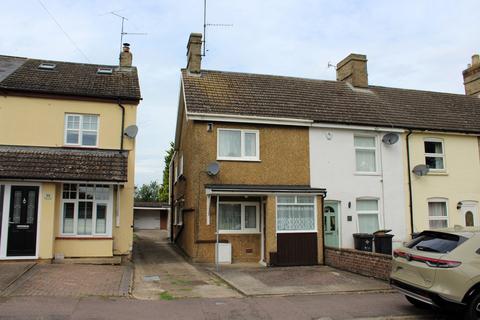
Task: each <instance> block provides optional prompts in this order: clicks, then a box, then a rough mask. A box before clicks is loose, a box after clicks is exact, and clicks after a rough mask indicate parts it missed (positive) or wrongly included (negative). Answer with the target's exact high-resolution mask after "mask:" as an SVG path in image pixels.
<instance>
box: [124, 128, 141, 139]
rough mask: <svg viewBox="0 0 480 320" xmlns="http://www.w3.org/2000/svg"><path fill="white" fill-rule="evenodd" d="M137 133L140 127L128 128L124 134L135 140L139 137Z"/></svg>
mask: <svg viewBox="0 0 480 320" xmlns="http://www.w3.org/2000/svg"><path fill="white" fill-rule="evenodd" d="M137 133H138V127H137V126H136V125H131V126H128V127H126V128H125V130H124V131H123V134H124V135H126V136H127V137H129V138H131V139H133V138H135V137H136V136H137Z"/></svg>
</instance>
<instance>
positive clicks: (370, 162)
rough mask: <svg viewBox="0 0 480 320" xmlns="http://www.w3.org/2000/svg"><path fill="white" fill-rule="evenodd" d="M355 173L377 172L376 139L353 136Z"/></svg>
mask: <svg viewBox="0 0 480 320" xmlns="http://www.w3.org/2000/svg"><path fill="white" fill-rule="evenodd" d="M353 140H354V147H355V171H356V172H357V173H376V172H377V139H376V137H374V136H362V135H359V136H354V137H353Z"/></svg>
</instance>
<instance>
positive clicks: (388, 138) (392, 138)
mask: <svg viewBox="0 0 480 320" xmlns="http://www.w3.org/2000/svg"><path fill="white" fill-rule="evenodd" d="M398 139H399V136H398V134H396V133H395V132H390V133H387V134H386V135H384V136H383V138H382V142H383V143H385V144H395V143H397V141H398Z"/></svg>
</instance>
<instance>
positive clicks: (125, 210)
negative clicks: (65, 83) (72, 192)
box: [0, 96, 137, 258]
mask: <svg viewBox="0 0 480 320" xmlns="http://www.w3.org/2000/svg"><path fill="white" fill-rule="evenodd" d="M123 105H124V106H125V127H128V126H129V125H133V124H136V111H137V106H136V105H133V104H123ZM66 113H83V114H97V115H99V119H100V121H99V132H98V139H99V141H98V148H100V149H120V127H121V119H122V118H121V117H122V112H121V108H120V107H119V106H118V105H117V104H116V103H111V102H92V101H80V100H63V99H50V98H35V97H15V96H8V97H5V96H1V97H0V145H2V144H3V145H23V146H46V147H62V146H63V142H64V126H65V114H66ZM124 149H125V150H129V157H128V182H127V183H126V184H125V185H124V187H122V188H121V189H120V208H121V209H120V210H121V214H120V226H119V227H117V226H116V221H115V208H116V203H117V201H116V198H115V196H114V210H113V223H112V225H113V232H112V235H113V238H114V241H113V251H114V253H115V254H129V252H130V250H131V247H132V239H133V229H132V227H131V226H132V225H133V193H134V185H135V183H134V174H135V171H134V170H135V142H134V140H132V139H128V138H124ZM44 186H46V188H48V190H50V191H51V193H52V194H53V198H52V200H44V199H43V196H42V195H41V198H42V201H41V207H40V208H41V209H40V210H42V211H41V222H40V223H41V227H40V244H39V248H40V252H39V255H40V257H41V258H51V257H52V256H53V254H54V253H55V252H62V251H58V250H63V252H64V254H65V256H67V253H71V254H72V256H84V255H89V254H87V252H88V250H92V251H91V252H92V254H93V255H97V253H98V252H101V253H102V254H105V255H107V253H108V256H110V255H111V254H112V243H111V241H110V244H109V245H108V243H109V242H108V240H78V241H74V240H66V241H61V242H60V240H56V242H58V243H57V244H56V245H53V243H52V241H54V238H55V237H57V236H58V235H59V230H58V221H59V219H60V214H61V208H60V205H59V203H60V193H59V192H60V191H59V190H60V184H59V185H58V188H57V190H55V184H53V183H50V184H44ZM43 193H45V191H44V192H43ZM54 212H55V216H53V214H54ZM54 226H55V228H54ZM52 235H53V237H52ZM86 242H88V244H85V243H86ZM97 246H98V249H97ZM107 247H108V250H107ZM87 249H88V250H87Z"/></svg>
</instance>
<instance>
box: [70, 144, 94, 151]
mask: <svg viewBox="0 0 480 320" xmlns="http://www.w3.org/2000/svg"><path fill="white" fill-rule="evenodd" d="M62 147H63V148H82V149H93V150H95V149H98V148H99V147H98V146H82V145H80V144H64V145H63V146H62Z"/></svg>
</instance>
